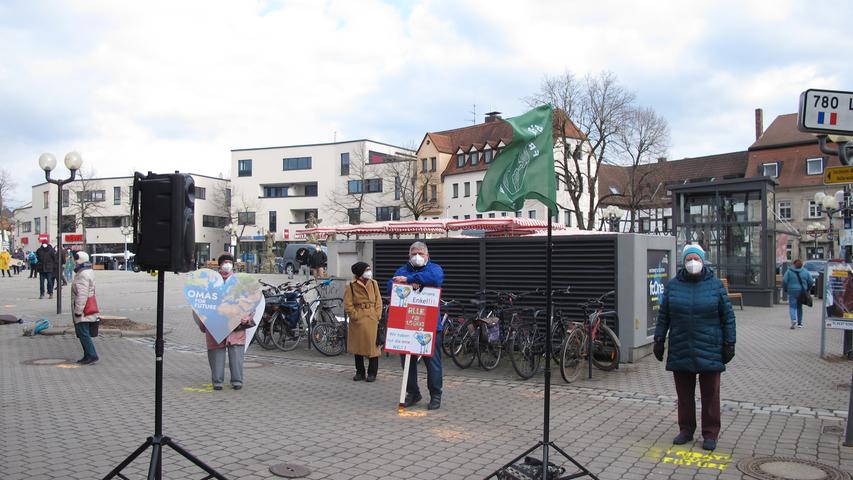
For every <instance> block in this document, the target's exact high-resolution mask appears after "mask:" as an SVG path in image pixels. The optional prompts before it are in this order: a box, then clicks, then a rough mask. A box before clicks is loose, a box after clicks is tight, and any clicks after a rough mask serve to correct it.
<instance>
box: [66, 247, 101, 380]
mask: <svg viewBox="0 0 853 480" xmlns="http://www.w3.org/2000/svg"><path fill="white" fill-rule="evenodd" d="M74 263H75V265H76V267H74V272H75V275H74V279H73V280H72V281H71V312H72V314H73V318H72V320H73V321H74V330H75V332H76V333H77V338H79V339H80V345H81V346H82V347H83V358H81V359H80V360H77V363H79V364H81V365H91V364H93V363H96V362H97V361H98V352H97V351H96V350H95V343H94V342H93V341H92V336H93V334H94V335H97V328H96V327H97V322H98V321H99V318H98V314H97V313H90V314H89V315H86V302H88V301H89V297H94V296H95V272H94V271H93V270H92V264H91V263H90V262H89V254H88V253H86V252H83V251H80V252H77V253H75V254H74Z"/></svg>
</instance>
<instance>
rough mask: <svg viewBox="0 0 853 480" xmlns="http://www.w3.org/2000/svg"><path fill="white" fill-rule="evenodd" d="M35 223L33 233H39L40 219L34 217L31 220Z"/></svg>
mask: <svg viewBox="0 0 853 480" xmlns="http://www.w3.org/2000/svg"><path fill="white" fill-rule="evenodd" d="M33 221H35V222H36V231H35V233H41V218H39V217H36V218H34V219H33Z"/></svg>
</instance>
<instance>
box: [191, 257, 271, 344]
mask: <svg viewBox="0 0 853 480" xmlns="http://www.w3.org/2000/svg"><path fill="white" fill-rule="evenodd" d="M184 296H185V297H186V299H187V302H188V303H189V304H190V307H192V309H193V312H195V313H196V315H197V316H198V317H199V319H200V320H201V323H202V324H204V327H205V329H206V330H207V331H208V333H210V335H211V336H212V337H213V339H214V340H216V341H217V342H221V341H223V340H225V337H227V336H228V334H229V333H231V332H232V331H233V330H234V329H235V328H236V327H237V325H239V324H240V322H241V320H242V319H244V318H246V317H252V318H255V319H256V321H255V323H256V324H257V323H258V320H257V318H258V311H259V309H260V311H261V313H263V307H262V305H263V304H264V295H263V293H262V292H261V285H260V284H259V283H258V282H257V281H256V280H255V279H254V278H252V277H251V276H249V275H247V274H243V273H236V274H232V275H231V276H230V277H228V279H227V280H223V279H222V276H221V275H220V274H219V272H217V271H215V270H209V269H206V268H203V269H201V270H196V271H194V272H190V273H189V274H188V275H187V282H186V284H185V285H184ZM248 333H249V332H247V335H246V336H247V337H248V338H247V340H246V343H247V344H248V343H249V342H250V340H251V337H249V335H248ZM253 333H254V332H253Z"/></svg>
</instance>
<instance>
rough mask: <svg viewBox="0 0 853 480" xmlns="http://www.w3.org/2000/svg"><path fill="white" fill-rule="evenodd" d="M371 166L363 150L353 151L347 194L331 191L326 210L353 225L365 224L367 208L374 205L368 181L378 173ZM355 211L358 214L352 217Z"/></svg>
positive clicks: (328, 195) (327, 196)
mask: <svg viewBox="0 0 853 480" xmlns="http://www.w3.org/2000/svg"><path fill="white" fill-rule="evenodd" d="M369 166H370V163H369V162H368V159H367V157H365V155H364V151H363V150H356V151H351V152H350V155H349V173H348V174H347V176H346V180H347V186H346V189H347V190H346V192H339V191H337V190H331V191H329V192H327V194H326V208H328V209H329V210H331V211H332V212H333V213H334V214H336V215H338V216H340V217H342V218H344V219H346V221H347V222H349V223H351V224H359V223H362V222H364V220H365V212H366V210H365V208H366V207H369V206H371V205H372V202H371V201H370V195H368V180H371V179H373V178H374V177H375V173H376V172H373V169H371V168H370V167H369ZM380 181H381V179H380ZM353 211H355V212H357V214H356V215H352V212H353Z"/></svg>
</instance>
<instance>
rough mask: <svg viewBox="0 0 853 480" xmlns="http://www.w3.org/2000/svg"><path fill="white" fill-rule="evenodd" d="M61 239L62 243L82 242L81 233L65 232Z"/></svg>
mask: <svg viewBox="0 0 853 480" xmlns="http://www.w3.org/2000/svg"><path fill="white" fill-rule="evenodd" d="M62 241H63V242H64V243H83V234H82V233H66V234H65V235H64V236H63V238H62Z"/></svg>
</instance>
